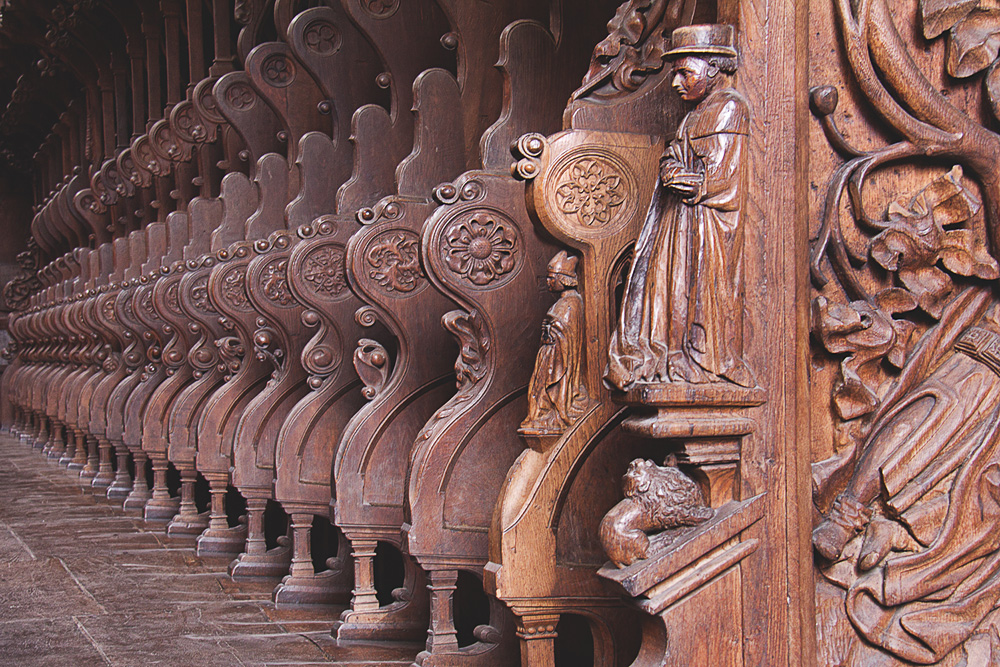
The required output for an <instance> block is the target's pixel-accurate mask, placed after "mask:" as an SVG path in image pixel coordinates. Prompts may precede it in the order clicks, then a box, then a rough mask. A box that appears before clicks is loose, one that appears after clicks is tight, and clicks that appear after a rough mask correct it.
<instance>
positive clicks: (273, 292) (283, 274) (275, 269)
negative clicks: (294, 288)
mask: <svg viewBox="0 0 1000 667" xmlns="http://www.w3.org/2000/svg"><path fill="white" fill-rule="evenodd" d="M261 286H262V288H263V291H264V296H266V297H267V298H268V299H270V300H271V301H273V302H274V303H276V304H278V305H279V306H289V305H291V304H292V303H293V302H294V301H295V299H294V298H293V297H292V292H291V290H290V289H289V288H288V260H287V259H273V260H271V261H270V262H268V263H267V266H265V267H264V271H263V272H262V274H261Z"/></svg>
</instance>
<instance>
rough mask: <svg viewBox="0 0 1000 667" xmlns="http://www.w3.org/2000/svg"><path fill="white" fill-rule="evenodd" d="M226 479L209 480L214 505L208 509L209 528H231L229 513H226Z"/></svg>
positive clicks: (209, 490) (209, 489)
mask: <svg viewBox="0 0 1000 667" xmlns="http://www.w3.org/2000/svg"><path fill="white" fill-rule="evenodd" d="M226 487H227V485H226V480H224V479H211V480H209V482H208V492H209V494H211V496H212V505H211V507H209V509H208V529H209V530H229V515H227V514H226V491H227V488H226Z"/></svg>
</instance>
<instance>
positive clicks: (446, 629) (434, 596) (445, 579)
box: [427, 570, 458, 653]
mask: <svg viewBox="0 0 1000 667" xmlns="http://www.w3.org/2000/svg"><path fill="white" fill-rule="evenodd" d="M456 588H458V570H431V571H430V572H429V573H428V578H427V589H428V590H430V592H431V625H430V628H428V630H427V651H428V652H430V653H454V652H456V651H458V633H457V631H456V630H455V605H454V599H455V589H456Z"/></svg>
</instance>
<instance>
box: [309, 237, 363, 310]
mask: <svg viewBox="0 0 1000 667" xmlns="http://www.w3.org/2000/svg"><path fill="white" fill-rule="evenodd" d="M346 255H347V250H346V248H345V247H344V246H343V245H342V244H340V243H323V244H321V245H318V246H316V247H315V248H312V249H311V250H309V252H308V253H307V254H306V255H305V257H304V258H303V259H302V260H301V262H300V263H299V267H298V268H297V271H298V274H297V278H296V280H297V282H296V286H297V287H299V286H304V287H305V288H306V289H307V290H309V292H310V293H311V294H312V295H313V296H315V297H316V298H318V299H321V300H323V301H338V300H341V299H345V298H347V297H348V296H350V294H351V292H350V289H349V288H348V286H347V273H346V271H345V268H344V261H345V257H346Z"/></svg>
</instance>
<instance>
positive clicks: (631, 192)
mask: <svg viewBox="0 0 1000 667" xmlns="http://www.w3.org/2000/svg"><path fill="white" fill-rule="evenodd" d="M550 173H552V174H554V176H553V177H552V178H551V179H550V180H549V181H548V185H547V186H546V189H547V191H548V195H547V197H548V199H549V201H550V202H551V205H552V208H553V209H554V210H556V211H559V212H560V213H562V215H563V216H564V217H563V220H564V224H569V225H571V226H572V233H573V234H574V235H577V236H583V237H587V236H593V235H602V236H603V235H605V234H608V233H612V232H614V231H615V230H616V229H617V228H619V227H621V226H622V225H624V224H626V223H627V222H628V221H629V220H630V219H631V217H632V216H633V215H635V212H636V208H637V202H636V193H637V192H638V186H637V180H636V178H635V176H634V174H633V173H632V169H631V168H630V167H629V166H628V165H627V164H626V163H625V162H624V161H623V160H622V159H621V158H619V157H618V156H617V155H616V154H614V153H612V152H611V151H604V150H600V149H599V148H595V147H587V148H586V149H582V150H577V151H570V152H569V153H567V154H566V155H564V156H563V157H562V158H561V159H560V160H559V161H558V162H557V163H556V164H555V165H554V166H553V167H552V169H551V172H550Z"/></svg>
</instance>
